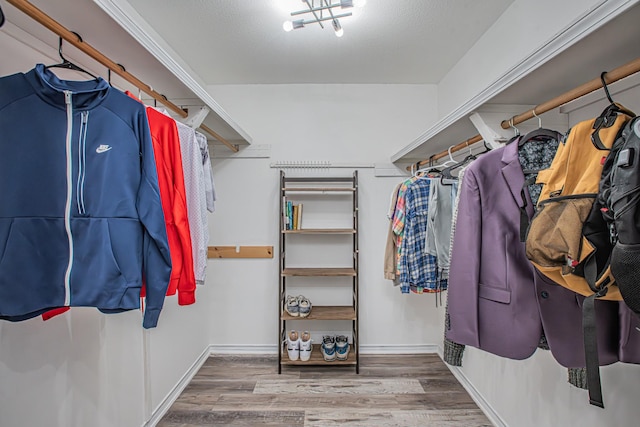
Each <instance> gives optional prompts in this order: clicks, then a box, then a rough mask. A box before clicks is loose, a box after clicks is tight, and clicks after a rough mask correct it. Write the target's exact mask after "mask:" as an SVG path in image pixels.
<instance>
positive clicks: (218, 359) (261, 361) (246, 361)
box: [202, 354, 278, 367]
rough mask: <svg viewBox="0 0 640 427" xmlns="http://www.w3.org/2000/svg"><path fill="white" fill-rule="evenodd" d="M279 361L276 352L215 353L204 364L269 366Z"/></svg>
mask: <svg viewBox="0 0 640 427" xmlns="http://www.w3.org/2000/svg"><path fill="white" fill-rule="evenodd" d="M277 361H278V356H277V355H275V354H240V355H235V354H233V355H232V354H224V355H220V354H213V355H211V356H210V357H209V358H207V360H206V361H205V362H204V363H203V364H202V366H220V365H225V366H228V365H235V366H236V367H241V366H247V365H250V366H253V367H255V366H267V365H268V366H269V367H273V364H274V363H276V362H277Z"/></svg>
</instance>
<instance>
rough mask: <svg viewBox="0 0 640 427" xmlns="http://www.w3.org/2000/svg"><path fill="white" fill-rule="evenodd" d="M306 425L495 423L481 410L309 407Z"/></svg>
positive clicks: (409, 426)
mask: <svg viewBox="0 0 640 427" xmlns="http://www.w3.org/2000/svg"><path fill="white" fill-rule="evenodd" d="M304 425H305V427H320V426H326V425H339V426H348V427H370V426H376V427H392V426H393V427H414V426H415V427H424V426H429V427H467V426H468V427H472V426H473V427H480V426H488V427H490V426H491V423H489V420H488V419H487V418H486V417H485V415H484V414H483V413H482V411H480V410H461V411H379V410H371V409H370V410H344V409H342V410H333V411H331V410H324V411H319V410H309V411H306V416H305V423H304Z"/></svg>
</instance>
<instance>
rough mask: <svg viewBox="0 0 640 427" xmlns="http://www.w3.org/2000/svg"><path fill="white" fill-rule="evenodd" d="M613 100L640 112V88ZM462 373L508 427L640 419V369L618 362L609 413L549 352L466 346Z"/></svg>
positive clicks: (605, 374)
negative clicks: (497, 351) (511, 355)
mask: <svg viewBox="0 0 640 427" xmlns="http://www.w3.org/2000/svg"><path fill="white" fill-rule="evenodd" d="M612 92H613V93H614V95H613V97H614V100H615V101H617V102H620V103H622V104H623V105H624V106H626V107H627V108H629V109H631V110H632V111H636V112H637V111H640V100H639V98H638V95H640V87H635V88H632V89H630V90H626V91H624V92H621V93H616V92H615V85H612ZM607 104H608V102H607V101H606V100H600V101H598V102H595V103H591V104H588V105H586V106H583V107H580V108H578V109H575V110H573V111H567V113H568V114H569V125H570V126H573V125H575V124H576V123H578V122H580V121H582V120H587V119H590V118H593V117H596V116H597V115H598V114H600V113H601V112H602V110H603V109H604V108H605V107H606V106H607ZM461 371H462V372H463V373H464V375H465V376H466V377H467V379H468V380H469V381H470V382H471V384H472V385H473V387H474V388H475V389H476V390H477V391H478V392H479V393H480V395H482V397H483V398H484V399H485V400H486V401H487V402H488V404H489V405H490V406H491V407H492V408H493V410H494V411H495V412H496V413H497V414H498V415H499V416H500V418H502V420H503V421H504V423H505V425H508V426H512V427H539V426H563V427H601V426H616V427H635V426H637V425H638V420H639V419H640V406H639V405H637V404H636V401H637V396H639V395H640V382H638V378H640V366H637V365H631V364H622V363H617V364H614V365H611V366H606V367H603V368H602V369H601V375H602V392H603V398H604V403H605V409H600V408H597V407H594V406H592V405H590V404H589V400H588V395H587V392H586V391H585V390H580V389H577V388H576V387H573V386H571V385H570V384H569V383H568V382H567V370H566V369H564V368H562V367H561V366H560V365H559V364H558V363H556V362H555V360H554V359H553V357H552V356H551V354H550V353H549V352H545V351H541V350H537V351H536V353H535V354H534V355H533V356H532V357H531V358H529V359H527V360H523V361H515V360H509V359H503V358H499V357H497V356H493V355H491V354H489V353H485V352H482V351H480V350H477V349H474V348H467V350H466V353H465V356H464V358H463V367H462V368H461Z"/></svg>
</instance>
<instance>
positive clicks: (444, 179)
mask: <svg viewBox="0 0 640 427" xmlns="http://www.w3.org/2000/svg"><path fill="white" fill-rule="evenodd" d="M482 145H484V151H481V152H479V153H476V154H473V153H471V154H469V155H468V156H467V157H465V158H464V159H462V160H461V161H460V162H458V163H456V164H455V165H451V166H448V167H446V168H444V169H442V172H441V173H442V175H441V177H440V182H441V183H443V184H445V185H451V184H453V182H454V181H457V180H458V177H456V176H453V175H452V174H451V171H453V170H456V169H458V168H460V167H462V166H464V165H466V164H467V163H469V162H470V161H472V160H475V159H477V158H478V156H479V155H480V154H484V153H487V152H489V151H491V147H489V146H488V145H487V141H485V140H482Z"/></svg>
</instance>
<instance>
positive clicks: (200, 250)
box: [176, 122, 209, 285]
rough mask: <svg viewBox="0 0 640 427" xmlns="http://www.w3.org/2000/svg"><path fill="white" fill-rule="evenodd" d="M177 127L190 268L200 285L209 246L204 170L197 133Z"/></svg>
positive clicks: (178, 124)
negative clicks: (191, 265) (190, 254)
mask: <svg viewBox="0 0 640 427" xmlns="http://www.w3.org/2000/svg"><path fill="white" fill-rule="evenodd" d="M176 124H177V126H178V134H179V136H180V151H181V153H182V170H183V171H184V186H185V190H186V195H187V206H188V209H187V210H188V213H189V228H190V229H191V244H192V251H193V267H194V271H195V277H196V283H197V284H200V285H202V284H204V280H205V276H206V268H207V249H208V248H207V246H208V244H209V226H208V223H207V195H206V191H205V184H204V180H205V178H204V167H203V165H202V163H203V162H202V156H201V154H200V146H199V144H198V140H197V137H196V131H195V130H193V129H192V128H190V127H189V126H187V125H185V124H183V123H180V122H176Z"/></svg>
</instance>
